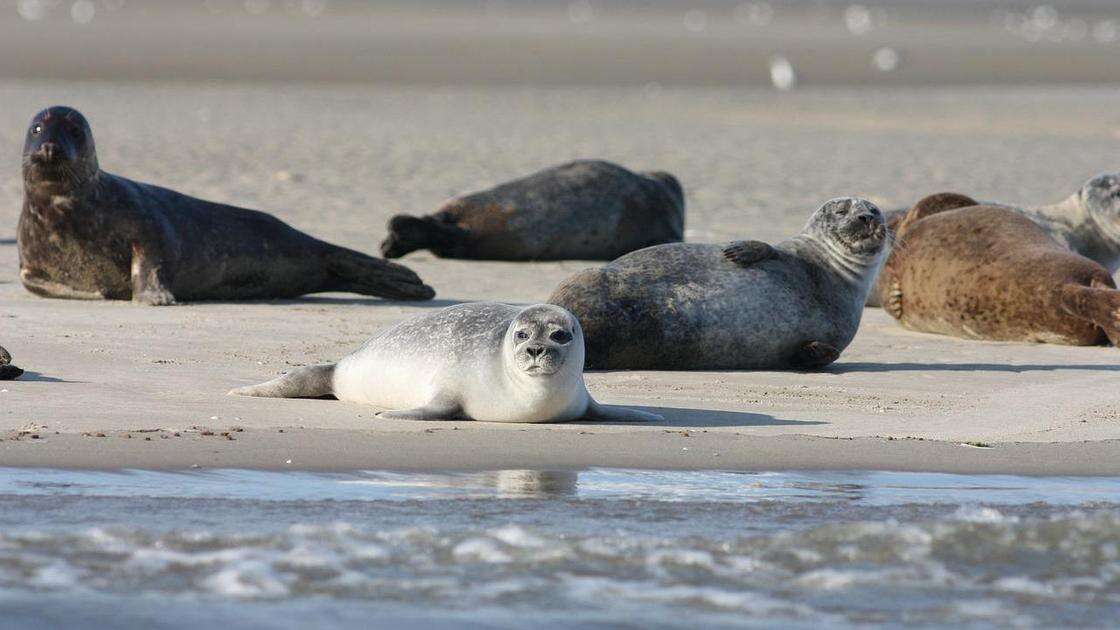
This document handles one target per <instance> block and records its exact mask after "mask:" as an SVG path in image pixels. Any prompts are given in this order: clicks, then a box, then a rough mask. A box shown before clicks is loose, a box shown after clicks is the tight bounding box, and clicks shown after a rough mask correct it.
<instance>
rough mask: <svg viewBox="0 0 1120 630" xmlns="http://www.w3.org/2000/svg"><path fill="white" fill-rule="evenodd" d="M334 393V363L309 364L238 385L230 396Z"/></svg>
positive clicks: (285, 396) (304, 395)
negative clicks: (259, 380)
mask: <svg viewBox="0 0 1120 630" xmlns="http://www.w3.org/2000/svg"><path fill="white" fill-rule="evenodd" d="M333 393H334V364H333V363H332V364H330V365H309V366H307V367H301V368H298V369H295V370H292V371H291V372H289V373H287V374H285V375H283V376H280V377H278V378H274V379H272V380H271V381H268V382H267V383H261V384H260V385H251V386H249V387H238V388H237V389H233V390H230V392H229V395H230V396H254V397H257V398H322V397H323V396H330V395H331V394H333Z"/></svg>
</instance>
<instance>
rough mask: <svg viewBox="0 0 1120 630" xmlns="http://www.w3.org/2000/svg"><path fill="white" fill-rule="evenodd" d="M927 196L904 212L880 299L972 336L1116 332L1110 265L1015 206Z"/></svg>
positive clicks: (908, 318) (1117, 337)
mask: <svg viewBox="0 0 1120 630" xmlns="http://www.w3.org/2000/svg"><path fill="white" fill-rule="evenodd" d="M935 197H936V196H935ZM929 199H930V198H927V199H923V200H922V201H919V202H918V203H917V204H916V205H915V206H914V208H912V209H911V210H910V212H909V213H908V215H907V216H906V217H904V218H903V220H902V222H901V223H900V227H899V232H898V235H897V239H898V244H899V245H898V247H896V248H895V250H894V251H893V252H892V253H891V255H890V257H889V259H888V260H887V263H886V264H885V266H884V268H883V271H882V273H881V276H882V282H881V284H882V285H883V286H885V287H887V288H886V291H887V292H888V293H887V295H886V296H885V303H884V306H885V307H886V309H887V311H888V312H889V313H890V314H891V315H892V316H894V317H895V318H896V319H898V320H899V322H901V323H902V325H903V326H905V327H907V328H910V329H912V330H919V331H924V332H933V333H940V334H945V335H953V336H957V337H964V338H969V339H991V340H1000V341H1032V342H1046V343H1061V344H1070V345H1091V344H1098V343H1102V342H1103V341H1105V340H1106V339H1108V340H1111V341H1112V342H1113V343H1117V342H1118V341H1120V292H1118V291H1116V290H1115V283H1114V282H1113V280H1112V277H1111V275H1110V274H1109V273H1108V271H1107V270H1106V269H1105V268H1104V267H1102V266H1101V265H1099V264H1097V263H1096V262H1093V261H1091V260H1089V259H1088V258H1085V257H1083V256H1080V255H1078V254H1075V253H1073V252H1071V251H1069V250H1068V249H1066V248H1065V247H1063V246H1062V245H1061V244H1059V243H1058V242H1056V241H1055V240H1054V239H1053V238H1052V237H1051V235H1050V233H1048V232H1047V231H1046V230H1045V229H1043V228H1042V227H1040V226H1039V225H1038V224H1036V223H1035V222H1033V221H1032V220H1031V219H1029V218H1027V217H1026V216H1024V215H1023V214H1022V213H1020V212H1016V211H1015V210H1012V209H1010V208H1006V207H1002V206H986V205H965V206H962V207H959V208H956V209H949V210H941V211H937V212H933V213H928V212H926V209H927V206H928V205H929V204H927V200H929Z"/></svg>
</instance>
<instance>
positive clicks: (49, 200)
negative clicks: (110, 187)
mask: <svg viewBox="0 0 1120 630" xmlns="http://www.w3.org/2000/svg"><path fill="white" fill-rule="evenodd" d="M100 185H101V171H100V170H98V169H94V170H93V171H92V172H91V173H89V174H75V176H74V177H73V178H68V179H65V180H60V181H42V180H32V179H30V178H28V177H27V175H26V174H25V175H24V179H23V190H24V194H25V195H26V196H27V199H28V201H30V202H31V203H32V204H33V205H35V206H55V205H62V206H65V205H68V203H65V202H69V204H71V205H72V202H73V200H74V199H77V198H84V197H89V196H91V195H92V196H96V194H97V191H98V190H99V188H100ZM60 202H64V203H60Z"/></svg>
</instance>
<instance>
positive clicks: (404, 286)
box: [327, 247, 436, 300]
mask: <svg viewBox="0 0 1120 630" xmlns="http://www.w3.org/2000/svg"><path fill="white" fill-rule="evenodd" d="M329 256H330V258H329V259H328V262H327V268H328V271H329V272H330V274H331V276H332V277H333V280H334V282H332V283H331V284H330V286H329V287H328V290H329V289H336V290H340V291H351V292H354V293H360V294H362V295H375V296H378V297H383V298H390V299H394V300H430V299H432V298H433V297H435V295H436V292H435V290H434V289H432V287H430V286H428V285H426V284H424V281H423V280H421V279H420V276H418V275H416V272H415V271H413V270H411V269H409V268H408V267H405V266H404V265H398V264H397V263H392V262H389V261H387V260H381V259H380V258H374V257H372V256H366V255H365V254H362V253H360V252H356V251H353V250H349V249H342V248H341V247H340V248H338V249H337V250H336V251H334V252H331V253H330V254H329Z"/></svg>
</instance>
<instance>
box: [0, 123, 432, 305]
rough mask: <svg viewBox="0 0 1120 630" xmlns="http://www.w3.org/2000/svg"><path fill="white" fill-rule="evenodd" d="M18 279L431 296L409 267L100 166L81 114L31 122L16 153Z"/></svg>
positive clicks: (147, 299)
mask: <svg viewBox="0 0 1120 630" xmlns="http://www.w3.org/2000/svg"><path fill="white" fill-rule="evenodd" d="M23 181H24V202H23V211H22V213H21V214H20V219H19V234H18V243H19V257H20V279H21V280H22V281H23V285H24V286H25V287H26V288H27V289H28V290H29V291H31V292H32V293H35V294H37V295H41V296H45V297H56V298H76V299H116V300H128V299H131V300H132V301H134V302H139V303H144V304H171V303H174V302H177V301H178V302H184V301H194V300H243V299H260V298H285V297H288V298H290V297H298V296H300V295H305V294H308V293H319V292H326V291H345V292H354V293H362V294H366V295H377V296H382V297H388V298H396V299H409V300H423V299H430V298H431V297H432V296H433V295H434V291H432V289H431V287H428V286H427V285H425V284H424V283H423V282H421V280H420V278H419V277H418V276H417V275H416V274H415V273H413V272H412V271H411V270H409V269H407V268H405V267H402V266H400V265H397V264H395V263H391V262H387V261H384V260H380V259H377V258H373V257H370V256H366V255H365V254H361V253H359V252H356V251H353V250H349V249H344V248H342V247H338V246H335V245H331V244H330V243H326V242H323V241H320V240H318V239H315V238H312V237H311V236H308V235H307V234H304V233H303V232H300V231H298V230H296V229H294V228H292V227H291V226H289V225H288V224H286V223H284V222H282V221H280V220H279V219H276V218H275V217H272V216H270V215H268V214H264V213H262V212H257V211H254V210H244V209H242V208H235V207H232V206H226V205H221V204H217V203H211V202H209V201H202V200H199V199H194V198H192V197H188V196H186V195H183V194H180V193H177V192H174V191H171V190H167V189H165V188H159V187H156V186H151V185H148V184H141V183H137V182H134V181H132V180H129V179H125V178H123V177H119V176H116V175H111V174H109V173H106V172H104V171H102V170H101V169H100V167H99V165H98V161H97V151H96V149H95V147H94V143H93V134H92V132H91V130H90V127H89V123H87V122H86V119H85V117H84V116H82V114H81V113H79V112H78V111H77V110H74V109H71V108H69V107H51V108H48V109H45V110H43V111H42V112H39V113H38V114H36V115H35V118H34V119H32V121H31V127H30V129H29V130H28V132H27V140H26V143H25V144H24V149H23Z"/></svg>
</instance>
